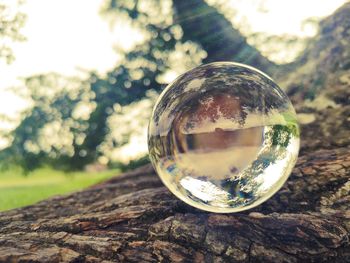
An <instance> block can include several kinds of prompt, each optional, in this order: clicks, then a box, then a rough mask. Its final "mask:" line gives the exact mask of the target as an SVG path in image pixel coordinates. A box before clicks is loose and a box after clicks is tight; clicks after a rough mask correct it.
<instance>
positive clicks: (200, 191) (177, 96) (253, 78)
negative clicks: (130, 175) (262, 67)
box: [148, 62, 299, 213]
mask: <svg viewBox="0 0 350 263" xmlns="http://www.w3.org/2000/svg"><path fill="white" fill-rule="evenodd" d="M148 148H149V155H150V159H151V162H152V164H153V166H154V168H155V170H156V171H157V173H158V175H159V177H160V178H161V180H162V181H163V183H164V184H165V185H166V186H167V187H168V188H169V190H170V191H171V192H172V193H173V194H175V195H176V196H177V197H178V198H180V199H181V200H183V201H184V202H186V203H187V204H189V205H191V206H194V207H196V208H199V209H202V210H206V211H210V212H217V213H230V212H239V211H243V210H246V209H250V208H252V207H255V206H257V205H259V204H261V203H262V202H264V201H266V200H267V199H268V198H270V197H271V196H272V195H273V194H274V193H276V192H277V191H278V190H279V189H280V188H281V187H282V185H283V184H284V182H285V181H286V180H287V178H288V176H289V174H290V173H291V171H292V169H293V167H294V165H295V162H296V159H297V156H298V151H299V127H298V124H297V121H296V114H295V111H294V108H293V106H292V104H291V102H290V100H289V99H288V97H287V95H286V94H285V93H284V92H283V91H282V90H281V89H280V88H279V87H278V86H277V84H276V83H275V82H274V81H273V80H272V79H271V78H270V77H268V76H267V75H265V74H264V73H262V72H260V71H258V70H257V69H254V68H252V67H249V66H246V65H243V64H238V63H233V62H216V63H211V64H206V65H202V66H199V67H197V68H194V69H192V70H190V71H188V72H186V73H185V74H183V75H181V76H180V77H178V78H177V79H176V80H175V81H174V82H173V83H171V84H169V85H168V86H167V87H166V89H165V90H164V91H163V93H162V94H161V95H160V97H159V99H158V101H157V103H156V105H155V107H154V109H153V113H152V117H151V120H150V123H149V128H148Z"/></svg>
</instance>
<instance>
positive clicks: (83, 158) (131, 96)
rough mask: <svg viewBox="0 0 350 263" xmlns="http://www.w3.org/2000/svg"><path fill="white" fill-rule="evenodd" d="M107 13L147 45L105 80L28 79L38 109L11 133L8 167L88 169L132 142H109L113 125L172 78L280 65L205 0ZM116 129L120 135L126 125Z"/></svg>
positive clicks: (121, 1) (156, 2)
mask: <svg viewBox="0 0 350 263" xmlns="http://www.w3.org/2000/svg"><path fill="white" fill-rule="evenodd" d="M103 13H104V15H105V16H106V17H110V18H113V19H116V18H119V19H128V20H129V21H131V23H132V25H133V26H134V27H136V28H138V29H140V30H141V31H142V32H143V33H144V36H145V40H144V41H143V42H142V43H140V44H138V45H136V47H134V48H133V50H132V51H130V52H126V53H124V55H123V59H122V60H121V62H120V63H118V65H116V66H115V68H113V69H112V70H111V71H109V72H108V73H107V74H106V76H99V75H98V74H96V73H94V72H89V73H88V77H86V78H85V79H78V78H67V77H62V76H59V75H57V74H47V75H38V76H33V77H30V78H28V79H26V81H25V89H26V94H27V95H26V96H27V97H28V98H30V101H31V102H32V106H31V107H30V108H29V109H28V110H26V111H25V112H23V114H22V120H21V122H20V124H19V125H18V126H17V127H16V128H15V129H14V130H13V131H12V132H11V133H10V134H7V135H6V136H7V138H8V140H9V141H11V143H10V145H9V146H8V147H7V148H5V149H3V150H2V151H1V152H0V160H2V161H1V162H0V165H2V167H7V166H8V165H11V164H20V165H21V166H22V167H23V168H24V169H25V170H32V169H35V168H36V167H38V166H41V165H43V164H50V165H53V166H54V167H56V168H60V169H81V168H83V167H84V166H85V165H86V164H89V163H92V162H95V161H96V160H99V158H101V157H103V156H104V155H105V153H104V150H105V149H106V148H109V149H112V148H115V147H118V146H121V145H123V144H124V143H126V142H127V141H128V136H124V137H123V138H122V139H120V138H119V139H116V138H115V139H113V138H112V139H110V140H108V141H106V138H107V136H108V135H109V134H110V133H111V127H109V124H108V123H109V120H110V118H111V116H113V115H118V114H121V113H120V107H123V106H126V105H129V104H130V103H132V102H135V101H139V100H141V99H142V98H145V97H147V96H148V95H149V91H150V90H152V91H155V92H157V93H158V92H160V91H161V90H162V88H163V86H164V84H165V82H166V79H167V78H166V76H167V74H168V75H169V74H170V73H172V74H179V73H182V72H184V71H185V70H186V69H190V68H192V67H194V66H196V65H199V64H200V63H201V62H202V60H203V59H204V62H209V61H213V60H235V61H238V62H246V63H248V64H251V65H253V66H257V67H260V68H263V69H264V70H265V71H269V70H270V67H273V63H272V62H270V61H268V60H267V59H266V58H264V57H262V56H261V55H260V53H259V52H258V51H257V50H256V49H255V48H253V47H251V46H249V45H248V44H247V42H246V40H245V38H244V37H243V36H241V35H240V34H239V32H238V31H237V30H236V29H234V28H233V27H232V25H231V24H230V22H228V21H227V19H226V18H225V17H224V16H223V15H222V14H221V13H220V12H219V11H218V10H217V9H216V8H215V7H213V6H210V5H208V4H207V3H206V2H205V1H204V0H190V1H179V0H173V1H171V0H162V1H160V0H134V1H130V0H118V1H116V0H108V1H107V2H106V3H105V6H104V9H103ZM228 54H229V55H230V56H228ZM114 125H115V126H117V127H115V128H116V129H118V127H121V126H122V125H123V123H117V124H114ZM109 137H110V136H109ZM5 164H6V165H5Z"/></svg>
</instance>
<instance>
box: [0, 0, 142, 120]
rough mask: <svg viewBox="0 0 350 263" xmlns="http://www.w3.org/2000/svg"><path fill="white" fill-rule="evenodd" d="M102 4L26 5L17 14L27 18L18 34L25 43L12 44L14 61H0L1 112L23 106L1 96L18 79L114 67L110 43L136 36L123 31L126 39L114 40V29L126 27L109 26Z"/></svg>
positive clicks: (52, 0) (76, 0)
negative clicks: (22, 36)
mask: <svg viewBox="0 0 350 263" xmlns="http://www.w3.org/2000/svg"><path fill="white" fill-rule="evenodd" d="M0 1H4V0H0ZM5 1H6V0H5ZM7 1H9V0H7ZM11 1H14V0H11ZM102 3H103V1H101V0H89V1H86V0H49V1H48V0H27V1H26V2H25V4H24V5H23V7H22V11H23V12H24V13H25V14H27V21H26V23H25V26H24V28H23V30H21V32H22V34H23V35H24V36H25V37H26V38H27V40H26V41H25V42H19V43H14V44H12V45H11V46H12V49H13V51H14V55H15V58H16V59H15V61H14V62H13V63H11V64H10V65H7V64H6V63H5V61H0V72H1V75H0V112H2V113H8V114H12V113H14V112H16V111H18V110H19V109H22V108H23V107H25V105H26V103H25V102H24V101H22V100H20V99H19V98H18V97H16V96H14V95H11V93H9V92H5V90H6V89H7V88H8V87H10V86H13V85H20V83H21V81H20V80H19V79H18V78H20V77H25V76H31V75H34V74H40V73H46V72H58V73H61V74H64V75H77V74H81V73H82V71H81V70H79V69H84V70H96V71H98V72H99V73H104V72H106V71H107V70H108V69H110V68H112V67H113V66H114V65H115V64H116V62H117V60H118V55H117V53H116V52H115V51H114V49H113V46H114V44H115V43H116V42H119V44H121V45H122V46H128V45H129V44H130V45H131V44H132V42H133V40H135V38H136V39H137V37H138V36H135V35H134V34H130V32H129V30H127V32H129V35H128V37H127V38H124V39H116V35H117V34H115V30H119V31H121V32H124V35H126V34H125V33H127V32H126V26H124V27H122V26H119V29H118V28H117V29H116V27H113V28H112V27H111V25H110V24H109V23H108V22H107V21H106V20H104V19H103V18H102V17H101V16H100V14H99V10H100V6H101V4H102Z"/></svg>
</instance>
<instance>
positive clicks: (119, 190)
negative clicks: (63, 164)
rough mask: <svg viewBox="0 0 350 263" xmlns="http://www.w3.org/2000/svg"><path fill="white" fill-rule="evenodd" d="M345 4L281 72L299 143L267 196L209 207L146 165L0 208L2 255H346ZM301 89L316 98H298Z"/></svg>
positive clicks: (349, 83) (81, 258) (124, 258)
mask: <svg viewBox="0 0 350 263" xmlns="http://www.w3.org/2000/svg"><path fill="white" fill-rule="evenodd" d="M349 13H350V4H347V5H346V6H344V7H343V8H341V9H340V10H339V11H338V12H337V14H335V15H333V16H332V17H330V18H328V19H326V20H325V21H324V22H323V23H322V26H321V33H320V36H319V37H318V39H317V40H316V42H315V43H314V44H312V45H311V46H310V48H309V49H308V51H307V53H306V54H305V55H304V57H303V59H302V60H301V62H300V63H301V66H302V67H303V69H300V68H299V69H297V70H295V71H294V72H292V73H291V74H290V75H289V76H286V78H285V81H284V84H285V85H287V86H288V87H289V92H290V95H292V98H293V100H294V102H295V103H296V106H297V110H298V112H299V113H300V115H299V116H300V122H301V123H302V149H301V153H300V157H299V160H298V163H297V165H296V167H295V168H294V170H293V173H292V175H291V177H290V179H289V180H288V181H287V183H286V184H285V186H284V187H283V188H282V189H281V190H280V191H279V192H278V193H277V194H276V195H275V196H274V197H273V198H271V199H270V200H268V201H267V202H265V203H264V204H262V205H261V206H259V207H257V208H255V209H253V210H250V211H247V212H244V213H237V214H230V215H227V214H225V215H222V214H212V213H205V212H202V211H199V210H196V209H194V208H191V207H189V206H187V205H186V204H184V203H183V202H181V201H179V200H178V199H176V198H175V197H174V196H173V195H172V194H171V193H169V191H168V190H167V189H166V188H165V187H164V186H163V185H162V183H161V182H160V180H159V179H158V177H157V176H156V175H155V173H154V171H153V169H152V167H151V166H145V167H142V168H140V169H138V170H135V171H132V172H130V173H126V174H123V175H121V176H117V177H115V178H113V179H111V180H109V181H107V182H104V183H102V184H99V185H97V186H94V187H92V188H89V189H87V190H84V191H81V192H78V193H74V194H72V195H68V196H58V197H54V198H52V199H49V200H46V201H43V202H40V203H38V204H36V205H33V206H29V207H25V208H20V209H16V210H12V211H8V212H3V213H0V262H310V261H311V262H329V261H332V262H349V261H350V241H349V234H350V209H349V208H350V195H349V191H350V155H349V151H350V136H349V135H350V132H349V130H350V117H349V116H350V92H349V90H350V89H349V88H350V67H349V65H350V64H349V62H346V61H350V45H349V40H348V39H349V37H348V38H345V37H344V36H345V35H347V36H349V34H350V19H349ZM317 54H319V55H317ZM325 73H328V74H325ZM317 79H322V80H321V81H320V80H319V81H316V80H317ZM315 81H316V82H315ZM315 83H316V84H317V85H316V84H315ZM315 85H316V86H315ZM300 87H302V89H301V88H300ZM301 90H306V91H310V92H311V91H312V92H313V93H314V95H313V96H314V97H315V98H316V99H315V100H314V101H307V102H302V101H304V97H305V96H306V95H305V94H306V93H305V92H303V93H300V91H301Z"/></svg>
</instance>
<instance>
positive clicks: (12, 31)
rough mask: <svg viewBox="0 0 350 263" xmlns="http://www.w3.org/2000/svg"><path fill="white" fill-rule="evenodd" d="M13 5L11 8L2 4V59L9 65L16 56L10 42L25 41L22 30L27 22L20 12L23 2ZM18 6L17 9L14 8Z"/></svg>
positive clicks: (0, 47)
mask: <svg viewBox="0 0 350 263" xmlns="http://www.w3.org/2000/svg"><path fill="white" fill-rule="evenodd" d="M14 2H15V3H11V6H9V5H7V4H5V3H6V2H5V3H2V2H0V59H2V58H3V59H5V60H6V62H7V63H10V62H12V61H13V59H14V56H13V52H12V49H11V47H10V46H9V42H11V41H22V40H24V37H23V35H21V34H20V29H21V28H22V27H23V25H24V22H25V15H24V14H23V13H21V12H19V11H18V10H17V9H18V6H19V5H20V4H21V1H19V2H17V4H16V1H14ZM14 5H16V7H17V8H13V6H14Z"/></svg>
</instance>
